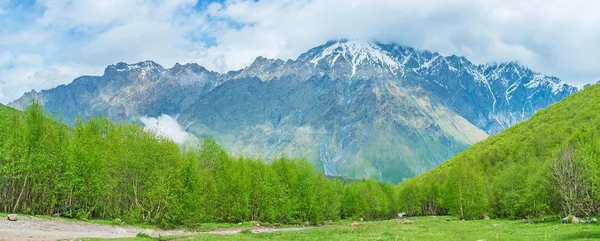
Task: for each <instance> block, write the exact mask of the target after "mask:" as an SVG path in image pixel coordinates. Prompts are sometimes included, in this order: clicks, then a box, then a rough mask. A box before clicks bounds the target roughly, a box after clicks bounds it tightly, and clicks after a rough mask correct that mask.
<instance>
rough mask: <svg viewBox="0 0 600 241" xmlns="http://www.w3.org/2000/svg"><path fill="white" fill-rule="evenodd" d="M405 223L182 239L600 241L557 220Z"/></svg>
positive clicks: (595, 229)
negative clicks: (534, 221)
mask: <svg viewBox="0 0 600 241" xmlns="http://www.w3.org/2000/svg"><path fill="white" fill-rule="evenodd" d="M409 220H411V221H413V222H412V223H410V224H404V223H402V221H401V220H391V221H380V222H361V223H359V224H358V225H357V226H356V227H352V226H351V223H350V222H349V221H344V222H340V223H337V224H335V225H333V226H326V227H318V228H311V229H307V230H303V231H293V232H274V233H258V234H255V233H250V234H248V233H244V234H236V235H211V234H200V235H196V236H193V237H187V238H184V239H181V237H179V239H178V240H598V239H600V225H599V224H561V223H560V221H558V220H556V219H550V220H546V221H543V222H537V223H530V222H527V221H520V220H506V219H494V220H473V221H459V220H457V219H456V218H453V217H437V218H435V219H434V218H432V217H414V218H409Z"/></svg>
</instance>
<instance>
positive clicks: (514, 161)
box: [399, 85, 600, 218]
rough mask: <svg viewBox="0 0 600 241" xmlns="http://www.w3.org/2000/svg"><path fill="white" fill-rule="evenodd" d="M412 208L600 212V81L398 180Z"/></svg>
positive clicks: (529, 214)
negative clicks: (431, 167) (435, 166)
mask: <svg viewBox="0 0 600 241" xmlns="http://www.w3.org/2000/svg"><path fill="white" fill-rule="evenodd" d="M399 197H400V205H401V206H402V209H403V210H407V211H409V212H410V213H412V214H425V215H432V214H436V213H437V214H439V213H450V214H454V215H457V216H459V217H461V218H479V217H483V216H484V215H489V216H502V217H510V218H535V217H538V216H540V215H544V214H549V213H556V214H563V215H567V214H572V215H590V214H593V213H598V212H599V211H600V206H599V203H600V202H599V201H600V85H594V86H590V87H587V88H586V89H584V90H582V91H580V92H578V93H575V94H573V95H571V96H569V97H567V98H566V99H564V100H562V101H560V102H558V103H556V104H554V105H551V106H549V107H548V108H547V109H545V110H540V111H538V113H536V114H535V116H533V117H532V118H531V119H529V120H527V121H524V122H522V123H520V124H517V125H515V126H513V127H511V128H509V129H507V130H505V131H503V132H501V133H499V134H498V135H496V136H490V137H488V138H487V139H486V140H484V141H482V142H479V143H477V144H475V145H473V146H472V147H470V148H469V149H467V150H465V151H464V152H462V153H460V154H458V155H456V156H455V157H453V158H452V159H451V160H449V161H447V162H446V163H444V164H442V165H440V166H439V167H437V168H435V169H434V170H432V171H429V172H427V173H424V174H422V175H420V176H418V177H415V178H412V179H409V180H406V181H404V182H403V183H401V184H400V186H399Z"/></svg>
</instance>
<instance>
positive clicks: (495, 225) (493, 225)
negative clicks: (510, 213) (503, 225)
mask: <svg viewBox="0 0 600 241" xmlns="http://www.w3.org/2000/svg"><path fill="white" fill-rule="evenodd" d="M499 225H500V224H497V223H494V224H492V227H498V226H499Z"/></svg>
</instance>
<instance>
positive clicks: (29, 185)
mask: <svg viewBox="0 0 600 241" xmlns="http://www.w3.org/2000/svg"><path fill="white" fill-rule="evenodd" d="M397 209H398V203H397V195H396V190H395V188H394V186H393V185H391V184H383V183H379V182H376V181H372V180H361V181H353V182H350V183H349V184H344V183H342V181H340V180H336V179H329V178H326V177H325V176H324V175H322V174H320V173H318V172H317V171H315V169H314V168H313V167H312V166H311V165H310V163H309V162H308V161H305V160H296V159H287V158H279V159H277V160H274V161H272V162H270V163H268V164H266V163H265V162H263V161H262V160H257V159H248V158H243V157H232V156H230V155H228V154H227V153H226V151H225V150H224V149H223V148H221V147H220V146H219V145H217V144H216V142H215V141H214V140H212V139H210V138H209V139H207V140H205V141H204V142H203V144H202V145H200V146H198V147H196V146H185V147H180V146H179V145H177V144H175V143H174V142H172V141H170V140H168V139H165V138H162V137H159V136H157V135H155V134H153V133H149V132H146V131H144V130H143V128H142V127H141V126H138V125H134V124H115V123H113V122H112V121H110V120H109V119H105V118H97V119H92V120H89V121H85V122H83V121H81V120H78V121H76V123H75V126H74V127H73V128H71V127H69V126H67V125H64V124H61V123H59V122H56V121H53V120H52V119H51V118H50V117H49V116H48V115H47V114H46V113H44V111H43V110H42V109H41V107H40V105H39V104H37V103H34V104H33V105H32V106H31V107H29V108H28V109H26V110H25V111H24V112H19V111H16V110H14V109H10V108H7V107H3V106H0V212H16V213H25V214H45V215H52V214H55V213H61V214H62V215H65V216H70V217H77V218H105V219H112V218H120V219H122V220H125V221H127V222H149V223H158V224H186V225H189V224H194V223H200V222H240V221H247V220H254V221H262V222H271V223H293V222H305V221H310V222H320V221H323V220H337V219H340V218H365V219H383V218H389V217H392V216H395V214H396V212H397Z"/></svg>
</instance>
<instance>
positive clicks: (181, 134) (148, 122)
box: [140, 114, 193, 144]
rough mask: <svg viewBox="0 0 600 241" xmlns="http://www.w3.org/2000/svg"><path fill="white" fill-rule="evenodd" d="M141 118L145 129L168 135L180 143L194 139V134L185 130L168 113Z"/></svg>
mask: <svg viewBox="0 0 600 241" xmlns="http://www.w3.org/2000/svg"><path fill="white" fill-rule="evenodd" d="M140 120H141V121H142V123H144V129H146V130H148V131H153V132H156V134H158V135H160V136H164V137H167V138H169V139H171V140H173V141H174V142H176V143H178V144H183V143H185V142H186V141H188V140H193V135H191V134H189V133H187V132H185V130H184V129H183V127H181V126H180V125H179V123H178V122H177V119H176V118H173V117H171V116H169V115H167V114H163V115H161V116H160V117H158V118H154V117H146V116H144V117H142V118H140Z"/></svg>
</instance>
